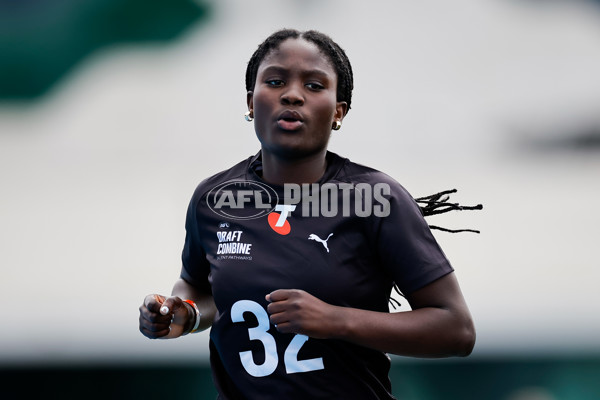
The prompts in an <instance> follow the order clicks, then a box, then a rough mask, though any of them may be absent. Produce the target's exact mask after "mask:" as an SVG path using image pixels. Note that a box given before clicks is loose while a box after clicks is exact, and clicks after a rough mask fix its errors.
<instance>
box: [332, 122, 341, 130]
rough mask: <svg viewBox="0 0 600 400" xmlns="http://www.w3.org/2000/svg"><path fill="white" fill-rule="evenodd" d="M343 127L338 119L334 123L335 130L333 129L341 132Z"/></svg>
mask: <svg viewBox="0 0 600 400" xmlns="http://www.w3.org/2000/svg"><path fill="white" fill-rule="evenodd" d="M341 127H342V121H340V120H339V119H336V120H335V121H334V122H333V128H332V129H333V130H334V131H339V130H340V128H341Z"/></svg>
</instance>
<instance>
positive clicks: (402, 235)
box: [374, 182, 453, 294]
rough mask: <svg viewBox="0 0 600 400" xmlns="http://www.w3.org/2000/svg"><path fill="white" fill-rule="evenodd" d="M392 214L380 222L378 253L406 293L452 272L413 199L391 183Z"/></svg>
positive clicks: (390, 206)
mask: <svg viewBox="0 0 600 400" xmlns="http://www.w3.org/2000/svg"><path fill="white" fill-rule="evenodd" d="M390 186H391V188H390V189H391V190H390V192H391V193H390V196H389V201H390V204H389V215H387V216H381V217H379V218H378V219H377V226H376V231H375V233H374V234H375V238H376V244H375V247H376V250H377V254H378V257H379V260H380V262H381V263H382V264H383V267H384V268H385V269H386V270H387V271H388V272H389V273H390V275H391V276H392V278H393V280H394V282H395V283H396V284H397V285H398V288H399V289H400V290H401V291H402V293H404V294H409V293H411V292H414V291H415V290H417V289H420V288H421V287H423V286H425V285H427V284H429V283H431V282H433V281H435V280H437V279H439V278H441V277H442V276H444V275H446V274H448V273H450V272H452V271H453V268H452V266H451V264H450V262H449V261H448V259H447V257H446V255H445V254H444V252H443V251H442V249H441V247H440V246H439V244H438V243H437V241H436V239H435V237H434V236H433V234H432V233H431V229H430V228H429V225H428V224H427V222H426V221H425V218H424V217H423V215H422V214H421V210H420V208H419V206H418V204H417V203H416V201H415V200H414V199H413V197H412V196H411V195H410V194H409V193H408V192H407V191H406V189H404V188H403V187H402V186H401V185H400V184H398V183H397V182H391V184H390Z"/></svg>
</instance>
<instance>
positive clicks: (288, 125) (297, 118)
mask: <svg viewBox="0 0 600 400" xmlns="http://www.w3.org/2000/svg"><path fill="white" fill-rule="evenodd" d="M303 124H304V121H303V120H302V115H300V113H298V112H296V111H291V110H286V111H284V112H282V113H281V114H279V117H278V118H277V126H278V127H279V128H281V129H283V130H286V131H295V130H297V129H300V127H301V126H302V125H303Z"/></svg>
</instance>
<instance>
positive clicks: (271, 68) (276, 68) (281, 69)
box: [262, 65, 331, 78]
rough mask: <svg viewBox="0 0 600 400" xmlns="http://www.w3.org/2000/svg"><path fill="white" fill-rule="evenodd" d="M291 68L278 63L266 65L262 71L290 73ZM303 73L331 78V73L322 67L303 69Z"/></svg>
mask: <svg viewBox="0 0 600 400" xmlns="http://www.w3.org/2000/svg"><path fill="white" fill-rule="evenodd" d="M289 72H290V71H289V69H288V68H285V67H281V66H278V65H269V66H267V67H265V69H263V71H262V73H263V74H266V73H269V74H273V73H276V74H287V73H289ZM301 73H302V75H313V76H314V75H317V76H319V77H323V78H329V77H330V76H331V74H329V73H327V72H325V71H323V70H322V69H308V70H302V71H301Z"/></svg>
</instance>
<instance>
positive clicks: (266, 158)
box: [261, 150, 327, 185]
mask: <svg viewBox="0 0 600 400" xmlns="http://www.w3.org/2000/svg"><path fill="white" fill-rule="evenodd" d="M326 154H327V150H323V151H322V152H319V153H316V154H313V155H311V156H308V157H304V158H298V159H288V158H283V157H279V156H277V155H275V154H273V153H268V152H265V151H264V150H263V151H262V154H261V155H262V167H263V171H262V175H263V176H262V178H263V179H264V180H265V181H266V182H268V183H271V184H274V185H284V184H286V183H297V184H302V183H315V182H317V181H318V180H319V179H321V177H322V176H323V174H324V173H325V168H326V167H327V161H326V160H325V155H326Z"/></svg>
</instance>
